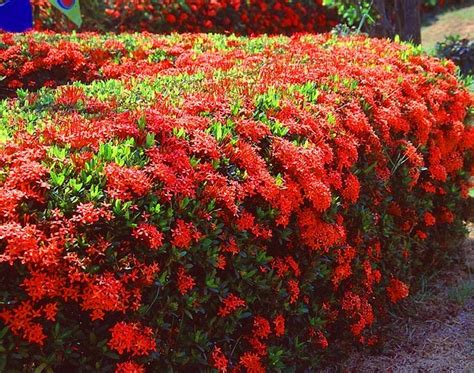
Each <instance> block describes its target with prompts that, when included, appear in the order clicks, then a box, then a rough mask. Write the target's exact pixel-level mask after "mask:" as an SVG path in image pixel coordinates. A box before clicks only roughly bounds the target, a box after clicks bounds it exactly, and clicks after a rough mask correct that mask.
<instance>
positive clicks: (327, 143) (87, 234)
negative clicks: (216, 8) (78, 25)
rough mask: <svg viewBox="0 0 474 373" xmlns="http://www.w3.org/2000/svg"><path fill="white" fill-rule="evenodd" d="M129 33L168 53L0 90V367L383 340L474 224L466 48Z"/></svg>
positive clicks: (256, 366)
mask: <svg viewBox="0 0 474 373" xmlns="http://www.w3.org/2000/svg"><path fill="white" fill-rule="evenodd" d="M28 37H31V36H19V37H15V38H13V39H12V37H11V36H9V35H4V36H2V38H3V39H4V42H3V43H4V44H5V45H6V44H9V45H10V47H11V45H12V41H13V42H14V43H17V44H18V45H21V44H22V42H23V41H24V40H25V39H24V38H28ZM35 37H36V38H37V39H38V40H39V39H41V40H42V41H43V42H44V43H51V44H55V43H58V42H68V40H69V41H75V42H77V43H78V44H83V45H87V44H88V43H90V44H93V43H96V44H97V45H100V40H101V39H100V38H101V37H99V36H94V35H91V34H88V35H80V34H78V35H75V36H64V35H62V36H58V35H54V36H53V35H43V34H37V35H36V36H35ZM121 38H122V39H121ZM123 38H125V39H126V40H127V42H126V44H128V47H127V48H128V49H127V51H128V52H127V53H128V54H130V53H131V50H134V49H135V47H134V46H137V45H146V47H143V48H140V50H141V54H142V60H143V61H145V62H150V63H151V62H153V61H156V59H158V60H161V59H162V60H163V61H164V60H166V61H168V62H167V63H168V66H166V67H165V68H162V69H159V70H151V69H142V68H141V67H142V65H140V64H135V65H133V64H130V65H129V66H128V68H127V69H128V70H127V71H128V72H127V71H126V70H120V69H121V68H122V66H121V65H119V63H120V62H123V61H120V59H117V58H115V62H116V65H115V66H116V68H117V69H118V71H122V74H123V78H122V79H119V80H112V79H108V80H107V79H105V78H104V75H101V74H104V71H101V72H100V73H99V75H98V76H96V77H94V79H92V80H91V82H90V83H87V84H86V83H79V82H77V83H74V85H69V86H60V87H57V88H48V87H45V88H42V89H41V90H39V91H37V92H32V93H26V92H25V91H18V97H17V98H14V99H13V98H12V99H8V100H3V101H0V112H1V114H2V115H1V119H0V120H1V123H2V132H1V135H2V136H1V137H2V144H3V145H2V147H1V151H0V162H1V176H0V179H1V187H0V283H1V284H2V285H1V287H0V321H1V323H3V324H4V327H3V328H1V329H0V330H1V332H0V370H2V371H22V370H26V371H34V370H35V369H37V371H47V370H48V369H50V370H53V371H66V370H68V369H69V370H71V371H84V372H92V371H98V372H99V371H100V372H112V371H116V372H146V371H147V372H162V371H187V370H191V369H196V370H199V371H206V370H212V369H213V370H216V371H219V372H226V371H229V372H230V371H235V372H238V371H242V372H244V371H248V372H263V371H265V370H270V371H274V370H284V371H304V370H305V369H309V368H313V369H315V368H317V367H318V366H320V364H321V362H322V361H324V359H325V358H326V357H327V356H331V354H333V353H334V352H336V351H340V350H341V348H342V347H341V346H344V344H347V343H360V344H363V345H374V344H377V343H379V342H378V325H379V323H380V321H382V320H383V319H384V317H385V315H386V313H387V311H388V310H389V308H390V307H393V306H394V304H396V303H397V302H399V301H400V300H401V299H403V298H405V297H406V296H407V295H408V294H409V292H410V284H412V283H413V282H414V280H415V279H416V278H417V276H419V275H420V273H421V272H422V271H426V270H429V269H430V268H434V267H435V266H438V265H440V264H442V263H443V262H445V261H446V258H447V257H449V255H451V253H452V250H453V243H455V240H456V239H457V238H460V237H462V234H463V233H464V222H463V219H464V218H465V213H466V211H468V209H466V204H467V201H468V193H469V185H468V180H469V177H470V174H471V172H472V167H473V166H472V165H473V158H472V150H473V147H474V131H473V128H472V127H471V126H469V125H468V124H466V123H467V119H468V115H469V110H470V107H471V105H472V97H471V96H470V94H469V93H468V92H467V91H466V89H465V88H464V87H463V86H462V84H460V83H459V82H458V81H457V80H456V78H455V76H454V74H453V73H454V65H453V64H452V63H451V62H440V61H439V60H437V59H434V58H431V57H427V56H425V55H422V54H421V53H420V52H419V49H417V48H414V47H412V46H410V45H400V44H396V43H390V42H388V41H385V40H377V39H368V38H365V37H363V36H353V37H346V38H338V37H336V36H331V35H318V36H315V35H298V36H294V37H292V38H287V37H258V38H237V37H233V36H231V37H224V36H220V35H181V36H178V35H172V36H139V35H136V36H130V35H129V36H120V37H117V39H114V37H113V36H108V39H109V43H113V42H114V40H115V42H116V43H119V42H125V41H124V40H125V39H123ZM6 39H8V40H6ZM10 47H8V48H10ZM104 48H106V47H105V46H104ZM95 53H96V54H98V52H95ZM124 53H125V52H124ZM160 56H161V57H160ZM106 57H107V53H105V54H104V58H106ZM112 60H114V58H112ZM3 63H4V62H3ZM32 63H33V64H34V60H33V61H32ZM133 66H135V69H134V68H133ZM108 68H109V69H112V70H113V68H112V65H111V66H109V67H108ZM50 73H51V74H50V76H49V80H51V81H53V82H54V79H55V75H54V72H50ZM90 73H91V72H90ZM57 78H58V79H63V78H64V77H63V76H62V75H59V76H57ZM51 85H54V84H51Z"/></svg>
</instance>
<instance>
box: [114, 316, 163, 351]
mask: <svg viewBox="0 0 474 373" xmlns="http://www.w3.org/2000/svg"><path fill="white" fill-rule="evenodd" d="M110 332H111V333H112V337H111V339H110V341H109V343H108V344H109V346H110V348H112V349H114V350H116V351H117V352H118V353H119V354H123V353H125V352H128V353H131V354H132V355H133V356H141V355H148V354H149V353H150V351H154V350H156V342H155V338H154V337H153V331H152V330H151V328H149V327H143V326H142V325H140V324H139V323H128V324H127V323H125V322H120V323H117V324H115V325H114V327H113V328H112V329H111V330H110Z"/></svg>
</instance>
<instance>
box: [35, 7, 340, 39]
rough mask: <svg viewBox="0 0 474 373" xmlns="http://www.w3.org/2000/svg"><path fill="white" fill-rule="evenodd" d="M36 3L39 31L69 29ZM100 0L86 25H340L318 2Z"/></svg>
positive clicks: (221, 28) (243, 28)
mask: <svg viewBox="0 0 474 373" xmlns="http://www.w3.org/2000/svg"><path fill="white" fill-rule="evenodd" d="M32 4H33V6H34V8H35V12H36V13H37V14H39V18H38V19H37V23H36V28H37V29H43V30H45V29H54V30H57V31H64V30H69V29H71V25H69V24H67V23H65V22H64V20H62V19H61V18H60V15H59V14H58V13H56V12H52V9H51V6H50V4H49V3H48V2H47V1H44V0H33V1H32ZM96 4H98V7H97V8H94V7H90V6H89V7H86V8H85V9H83V15H84V26H83V28H86V29H90V30H97V29H104V28H107V29H109V30H111V29H112V30H113V29H115V30H119V31H151V32H172V31H178V32H234V33H238V34H243V33H244V34H261V33H291V32H303V31H306V32H319V31H323V30H328V28H330V26H332V25H334V24H335V23H336V17H335V13H334V12H333V11H331V10H330V9H327V8H324V7H323V6H322V1H320V0H317V1H314V0H303V1H298V2H291V1H287V0H276V1H268V0H266V1H261V0H259V1H257V0H250V1H242V0H215V1H206V0H186V1H182V2H180V1H176V0H162V1H152V0H134V1H124V0H119V1H117V0H116V1H111V0H103V1H99V2H97V3H96ZM104 8H105V12H104V10H103V9H104Z"/></svg>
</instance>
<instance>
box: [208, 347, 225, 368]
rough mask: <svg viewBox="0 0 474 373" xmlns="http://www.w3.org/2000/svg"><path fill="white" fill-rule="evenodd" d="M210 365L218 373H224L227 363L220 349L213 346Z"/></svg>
mask: <svg viewBox="0 0 474 373" xmlns="http://www.w3.org/2000/svg"><path fill="white" fill-rule="evenodd" d="M211 363H212V365H213V367H214V368H215V369H217V371H218V372H219V373H226V372H227V366H228V365H229V361H228V360H227V358H226V357H225V355H224V353H223V352H222V350H221V348H220V347H217V346H215V347H214V349H213V350H212V352H211Z"/></svg>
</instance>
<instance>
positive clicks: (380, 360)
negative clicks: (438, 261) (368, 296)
mask: <svg viewBox="0 0 474 373" xmlns="http://www.w3.org/2000/svg"><path fill="white" fill-rule="evenodd" d="M472 228H473V227H471V234H470V237H469V238H468V239H467V240H466V242H465V243H464V244H463V245H462V248H461V250H460V256H459V261H458V263H457V264H456V265H455V266H454V267H452V268H450V269H449V270H446V271H443V272H440V273H437V274H435V275H433V277H432V278H429V279H426V280H425V283H426V285H425V286H422V289H421V291H419V292H418V293H417V294H416V295H414V296H413V297H411V298H409V299H408V300H406V301H404V303H403V304H402V309H401V310H400V312H398V314H397V315H392V322H391V323H390V324H388V325H387V326H386V327H385V330H384V333H383V334H384V335H385V338H386V340H385V341H384V344H383V349H382V350H381V351H380V352H378V353H375V354H374V353H370V352H368V351H354V352H353V353H351V355H350V358H349V359H348V360H347V361H345V362H343V363H341V364H339V365H338V366H337V367H335V368H333V369H330V370H329V371H334V370H336V371H342V372H393V373H395V372H400V373H404V372H456V373H457V372H459V373H461V372H466V373H467V372H474V276H473V271H474V229H472Z"/></svg>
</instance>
